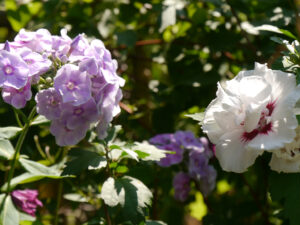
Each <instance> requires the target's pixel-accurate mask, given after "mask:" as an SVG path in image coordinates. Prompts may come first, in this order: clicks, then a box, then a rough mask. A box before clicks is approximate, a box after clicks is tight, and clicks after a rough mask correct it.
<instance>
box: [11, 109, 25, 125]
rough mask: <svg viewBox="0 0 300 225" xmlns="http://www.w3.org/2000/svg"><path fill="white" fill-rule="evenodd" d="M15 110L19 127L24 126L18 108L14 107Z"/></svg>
mask: <svg viewBox="0 0 300 225" xmlns="http://www.w3.org/2000/svg"><path fill="white" fill-rule="evenodd" d="M13 110H14V114H15V117H16V120H17V123H18V125H19V127H21V128H23V124H22V122H21V120H20V117H19V114H18V112H17V110H16V109H15V108H13Z"/></svg>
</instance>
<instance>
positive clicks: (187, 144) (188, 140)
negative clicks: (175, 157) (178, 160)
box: [174, 131, 204, 152]
mask: <svg viewBox="0 0 300 225" xmlns="http://www.w3.org/2000/svg"><path fill="white" fill-rule="evenodd" d="M174 138H175V139H176V141H177V142H178V144H179V145H181V146H183V148H185V149H193V150H197V151H202V152H203V151H204V147H203V144H202V143H201V142H200V141H199V140H198V139H196V138H195V135H194V134H193V133H192V132H190V131H177V132H176V133H175V134H174Z"/></svg>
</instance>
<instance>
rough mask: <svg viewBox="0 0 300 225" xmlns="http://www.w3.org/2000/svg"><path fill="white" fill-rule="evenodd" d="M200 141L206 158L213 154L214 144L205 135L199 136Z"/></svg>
mask: <svg viewBox="0 0 300 225" xmlns="http://www.w3.org/2000/svg"><path fill="white" fill-rule="evenodd" d="M199 140H200V142H201V143H202V145H203V147H204V153H205V154H206V155H207V157H208V158H211V157H213V156H215V145H213V144H212V143H210V142H209V140H208V139H207V138H206V137H200V138H199Z"/></svg>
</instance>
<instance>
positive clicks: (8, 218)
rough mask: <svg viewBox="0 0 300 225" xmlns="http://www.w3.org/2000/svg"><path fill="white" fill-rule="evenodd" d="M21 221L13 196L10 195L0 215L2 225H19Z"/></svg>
mask: <svg viewBox="0 0 300 225" xmlns="http://www.w3.org/2000/svg"><path fill="white" fill-rule="evenodd" d="M19 221H20V215H19V212H18V210H17V209H16V208H15V206H14V203H13V201H12V199H11V196H10V195H8V196H6V198H5V201H4V204H3V208H2V210H1V214H0V224H3V225H17V224H19Z"/></svg>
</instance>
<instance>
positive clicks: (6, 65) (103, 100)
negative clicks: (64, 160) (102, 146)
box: [0, 29, 125, 146]
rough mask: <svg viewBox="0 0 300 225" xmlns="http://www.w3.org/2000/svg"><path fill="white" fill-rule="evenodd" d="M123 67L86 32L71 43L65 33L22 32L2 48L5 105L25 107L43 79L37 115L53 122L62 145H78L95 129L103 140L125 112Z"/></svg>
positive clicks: (0, 84)
mask: <svg viewBox="0 0 300 225" xmlns="http://www.w3.org/2000/svg"><path fill="white" fill-rule="evenodd" d="M117 68H118V64H117V62H116V60H114V59H112V57H111V54H110V52H109V50H107V49H106V48H105V46H104V44H103V42H102V41H100V40H93V41H91V42H89V41H88V40H87V39H86V38H85V36H84V34H79V35H78V36H77V37H75V38H74V39H71V38H70V37H69V36H68V35H67V31H66V30H65V29H63V30H61V33H60V35H51V34H50V32H49V31H48V30H46V29H39V30H37V31H35V32H28V31H26V30H24V29H21V30H20V32H19V33H18V34H17V36H16V37H15V39H14V41H13V42H6V43H4V44H1V45H0V88H2V97H3V99H4V101H5V102H7V103H9V104H11V105H12V106H14V107H15V108H22V107H24V106H25V104H26V102H27V101H28V100H30V99H31V95H32V93H31V86H32V85H34V84H39V81H40V78H41V77H43V79H42V85H40V86H39V89H40V90H39V92H38V93H37V95H36V96H35V100H36V102H37V112H38V113H39V114H41V115H43V116H45V117H46V118H47V119H49V120H51V121H52V123H51V127H50V131H51V133H52V134H53V135H54V136H55V138H56V143H57V144H58V145H60V146H66V145H74V144H77V143H78V142H79V141H80V140H81V139H83V138H84V137H85V134H86V132H87V130H88V129H89V128H90V127H91V126H93V125H95V126H96V130H97V133H98V137H99V138H100V139H103V138H105V137H106V135H107V133H106V131H107V128H108V126H109V123H110V122H111V121H112V119H113V117H114V116H116V115H117V114H118V113H119V112H120V107H119V102H120V100H121V99H122V91H121V87H122V86H124V83H125V81H124V79H122V78H121V77H119V76H118V75H117V73H116V71H117ZM45 81H46V83H45Z"/></svg>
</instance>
